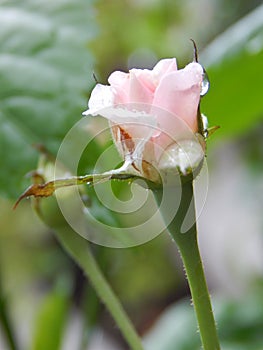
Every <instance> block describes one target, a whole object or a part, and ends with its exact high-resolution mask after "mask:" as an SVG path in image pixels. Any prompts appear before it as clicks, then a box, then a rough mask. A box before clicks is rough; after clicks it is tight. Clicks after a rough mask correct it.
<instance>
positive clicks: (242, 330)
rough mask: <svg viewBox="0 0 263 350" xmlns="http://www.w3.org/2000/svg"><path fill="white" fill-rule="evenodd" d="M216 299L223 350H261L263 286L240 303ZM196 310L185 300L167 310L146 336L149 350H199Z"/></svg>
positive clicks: (215, 305)
mask: <svg viewBox="0 0 263 350" xmlns="http://www.w3.org/2000/svg"><path fill="white" fill-rule="evenodd" d="M213 300H214V308H215V317H216V321H217V325H218V331H219V338H220V344H221V347H222V349H223V350H261V349H262V344H263V336H262V329H263V303H262V287H259V288H257V289H256V290H254V291H252V292H251V293H249V294H248V295H247V296H246V298H244V299H240V300H222V299H216V298H215V297H214V298H213ZM196 329H197V326H196V321H195V317H194V310H193V307H192V306H190V301H182V302H180V303H178V304H175V305H173V306H171V307H170V308H169V309H167V310H166V311H165V312H164V313H163V314H162V316H161V317H160V319H159V320H158V321H157V322H156V324H155V325H154V327H153V329H152V330H151V331H150V332H149V333H148V334H147V335H146V337H145V342H144V344H145V349H151V350H173V349H176V350H198V349H200V341H199V336H198V334H197V332H196Z"/></svg>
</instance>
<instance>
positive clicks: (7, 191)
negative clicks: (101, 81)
mask: <svg viewBox="0 0 263 350" xmlns="http://www.w3.org/2000/svg"><path fill="white" fill-rule="evenodd" d="M92 18H93V9H92V1H91V0H90V1H86V0H76V1H74V2H72V1H70V0H59V1H56V2H52V1H51V0H49V1H43V0H34V1H33V0H25V1H23V2H21V1H2V2H1V5H0V22H1V32H0V46H1V53H0V125H1V127H0V159H1V173H0V194H3V195H5V196H13V197H16V196H17V195H18V194H19V193H21V191H22V190H23V189H24V188H25V186H26V185H27V184H28V181H26V180H25V179H24V175H25V174H26V173H27V172H29V171H30V170H32V169H34V168H35V167H36V160H37V157H38V152H37V151H36V149H34V147H33V146H32V145H33V144H43V145H44V146H45V147H46V148H47V149H48V150H49V151H50V152H52V153H53V154H54V155H55V154H56V151H57V150H58V147H59V145H60V143H61V141H62V139H63V137H64V135H65V134H66V132H67V131H68V130H69V129H70V127H71V126H72V125H74V123H75V122H76V121H77V120H79V119H80V118H81V111H83V109H85V106H86V103H87V97H86V96H85V92H86V91H87V89H90V88H91V85H93V78H92V64H93V59H92V57H91V55H90V53H89V51H88V50H87V46H88V43H89V40H90V39H91V38H92V37H93V36H94V34H95V30H94V23H93V19H92Z"/></svg>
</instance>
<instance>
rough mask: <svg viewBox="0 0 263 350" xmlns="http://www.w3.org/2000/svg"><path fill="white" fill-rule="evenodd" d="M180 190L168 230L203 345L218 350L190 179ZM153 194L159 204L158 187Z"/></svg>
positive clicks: (208, 349) (159, 192)
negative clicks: (188, 222)
mask: <svg viewBox="0 0 263 350" xmlns="http://www.w3.org/2000/svg"><path fill="white" fill-rule="evenodd" d="M181 191H182V192H181V202H180V205H179V208H178V211H177V213H176V214H175V216H174V218H173V219H172V221H171V222H170V223H169V224H168V226H167V229H168V231H169V233H170V235H171V236H172V238H173V240H174V241H175V242H176V244H177V247H178V249H179V252H180V255H181V258H182V261H183V264H184V267H185V272H186V276H187V279H188V283H189V287H190V291H191V295H192V301H193V305H194V309H195V313H196V317H197V322H198V326H199V332H200V336H201V341H202V344H203V348H204V350H219V349H220V345H219V341H218V335H217V330H216V325H215V319H214V315H213V311H212V306H211V301H210V296H209V292H208V288H207V284H206V280H205V275H204V269H203V264H202V260H201V257H200V253H199V248H198V241H197V229H196V215H195V204H194V194H193V182H192V181H189V182H187V183H185V184H183V185H182V189H181ZM154 194H155V199H156V201H157V203H158V204H159V205H160V203H161V200H162V190H157V191H155V192H154ZM186 214H187V218H188V219H190V220H192V221H191V225H190V226H191V227H190V228H189V229H188V230H187V231H186V232H183V233H182V232H181V228H182V224H183V222H184V220H185V218H186ZM162 215H163V217H164V220H165V211H163V212H162Z"/></svg>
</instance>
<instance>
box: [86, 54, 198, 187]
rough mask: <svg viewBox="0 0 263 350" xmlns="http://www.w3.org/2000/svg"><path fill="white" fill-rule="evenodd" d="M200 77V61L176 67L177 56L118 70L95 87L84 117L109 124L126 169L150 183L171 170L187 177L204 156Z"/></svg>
mask: <svg viewBox="0 0 263 350" xmlns="http://www.w3.org/2000/svg"><path fill="white" fill-rule="evenodd" d="M203 76H204V70H203V68H202V66H201V65H200V64H199V63H197V62H192V63H190V64H188V65H187V66H186V67H185V68H184V69H177V64H176V59H175V58H171V59H163V60H161V61H159V62H158V63H157V64H156V66H155V67H154V68H153V69H152V70H148V69H131V70H130V71H129V73H124V72H120V71H116V72H113V73H112V74H111V75H110V77H109V79H108V81H109V84H110V85H102V84H97V85H96V86H95V88H94V90H93V91H92V93H91V97H90V100H89V109H88V110H87V111H85V112H84V113H83V115H101V116H103V117H105V118H107V119H108V120H109V123H110V127H111V131H112V136H113V139H114V142H115V144H116V146H117V148H118V150H119V153H120V154H121V156H122V157H123V159H124V161H125V163H126V164H129V171H130V170H131V168H132V169H133V172H135V173H136V174H137V175H140V176H143V177H144V178H146V179H149V180H151V181H154V182H160V177H163V176H164V175H165V174H167V173H169V172H174V171H175V170H178V171H179V173H180V174H181V175H187V174H189V173H192V172H193V170H194V169H196V168H197V167H198V165H199V164H201V162H202V160H203V157H204V148H205V141H204V138H203V136H202V135H203V134H204V130H200V121H199V119H201V116H200V113H199V110H198V107H199V102H200V94H201V90H202V82H203ZM201 134H202V135H201Z"/></svg>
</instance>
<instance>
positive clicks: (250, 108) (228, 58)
mask: <svg viewBox="0 0 263 350" xmlns="http://www.w3.org/2000/svg"><path fill="white" fill-rule="evenodd" d="M262 18H263V5H261V6H259V7H258V8H257V9H256V10H254V11H253V12H251V13H250V14H249V15H247V16H246V17H244V18H243V19H241V20H240V21H239V22H237V23H235V24H234V25H233V26H232V27H230V28H229V29H227V30H226V31H225V32H224V33H223V34H221V35H220V36H219V37H218V38H216V39H215V40H214V41H213V42H212V43H211V44H210V45H209V46H208V47H207V48H206V49H205V50H204V51H203V53H202V55H201V59H200V61H201V63H202V64H204V66H205V67H206V69H207V72H208V75H209V78H210V81H211V89H210V91H209V94H208V95H207V96H205V98H204V100H203V101H202V111H203V112H204V113H205V114H206V115H207V116H208V118H209V123H210V125H220V126H221V127H222V129H221V130H220V131H219V132H218V133H217V137H220V135H221V136H235V135H239V134H242V133H244V132H246V131H247V130H248V129H251V128H252V127H253V126H254V125H255V124H256V123H257V122H258V121H261V120H263V99H262V80H263V67H262V62H263V21H262Z"/></svg>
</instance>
